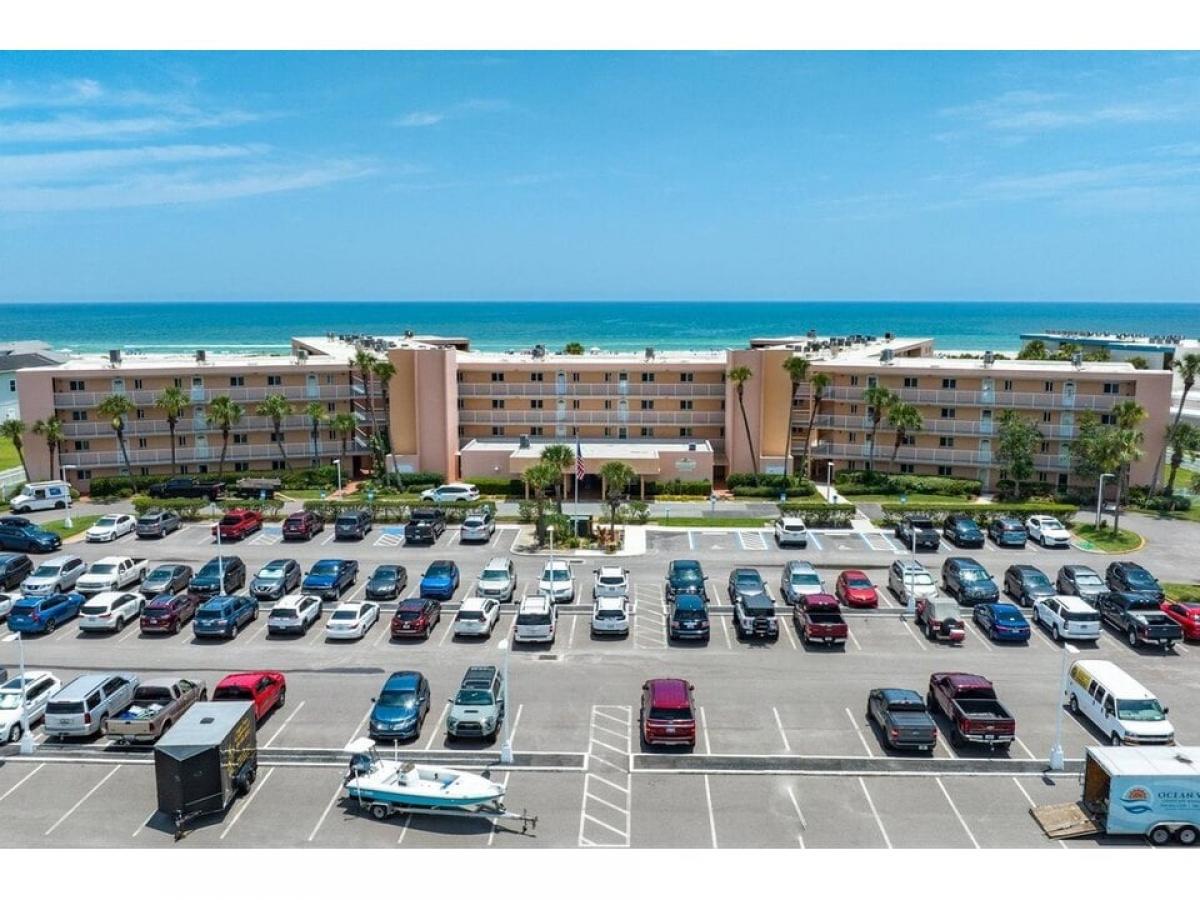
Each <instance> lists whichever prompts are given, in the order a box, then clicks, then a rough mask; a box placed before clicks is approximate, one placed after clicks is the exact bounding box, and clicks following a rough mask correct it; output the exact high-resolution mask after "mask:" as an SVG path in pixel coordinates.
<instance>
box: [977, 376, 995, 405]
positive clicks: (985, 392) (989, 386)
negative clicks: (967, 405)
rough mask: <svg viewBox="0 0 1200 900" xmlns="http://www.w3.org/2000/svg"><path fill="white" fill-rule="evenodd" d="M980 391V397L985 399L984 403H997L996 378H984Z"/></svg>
mask: <svg viewBox="0 0 1200 900" xmlns="http://www.w3.org/2000/svg"><path fill="white" fill-rule="evenodd" d="M979 393H980V394H981V397H980V399H981V400H983V402H984V403H995V402H996V381H995V379H993V378H985V379H983V385H982V387H981V388H980V391H979Z"/></svg>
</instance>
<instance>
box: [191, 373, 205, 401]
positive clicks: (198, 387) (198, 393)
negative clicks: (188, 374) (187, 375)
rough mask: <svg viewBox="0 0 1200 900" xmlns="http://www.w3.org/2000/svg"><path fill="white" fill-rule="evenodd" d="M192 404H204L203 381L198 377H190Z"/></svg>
mask: <svg viewBox="0 0 1200 900" xmlns="http://www.w3.org/2000/svg"><path fill="white" fill-rule="evenodd" d="M192 402H193V403H203V402H204V379H203V378H201V377H200V376H199V375H193V376H192Z"/></svg>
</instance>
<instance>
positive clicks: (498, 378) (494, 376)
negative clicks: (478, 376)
mask: <svg viewBox="0 0 1200 900" xmlns="http://www.w3.org/2000/svg"><path fill="white" fill-rule="evenodd" d="M503 380H504V373H503V372H493V373H492V381H503Z"/></svg>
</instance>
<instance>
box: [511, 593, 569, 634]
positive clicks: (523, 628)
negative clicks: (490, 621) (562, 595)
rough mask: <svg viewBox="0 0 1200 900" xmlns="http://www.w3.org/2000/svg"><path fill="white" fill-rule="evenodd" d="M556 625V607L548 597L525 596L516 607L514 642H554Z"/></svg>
mask: <svg viewBox="0 0 1200 900" xmlns="http://www.w3.org/2000/svg"><path fill="white" fill-rule="evenodd" d="M557 627H558V607H557V606H555V605H554V603H552V602H551V600H550V598H549V597H542V596H535V597H526V598H525V599H524V600H522V601H521V606H520V607H519V608H518V609H517V622H516V624H515V625H514V626H513V641H514V642H515V643H521V644H524V643H530V644H533V643H541V644H552V643H554V632H555V629H556V628H557Z"/></svg>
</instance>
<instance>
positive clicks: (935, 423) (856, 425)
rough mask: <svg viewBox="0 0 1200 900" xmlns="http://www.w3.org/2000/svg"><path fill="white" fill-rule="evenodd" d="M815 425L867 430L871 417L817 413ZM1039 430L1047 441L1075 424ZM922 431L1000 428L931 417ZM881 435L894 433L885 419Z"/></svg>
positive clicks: (1070, 432) (796, 427)
mask: <svg viewBox="0 0 1200 900" xmlns="http://www.w3.org/2000/svg"><path fill="white" fill-rule="evenodd" d="M807 427H808V420H807V419H805V420H804V421H803V422H793V424H792V429H793V431H795V432H797V433H800V434H803V432H804V430H805V429H806V428H807ZM814 427H816V428H839V429H844V430H848V431H870V430H871V419H870V417H868V416H817V418H816V420H815V423H814ZM1038 429H1039V430H1040V431H1041V432H1042V435H1043V436H1044V437H1045V438H1046V440H1055V439H1064V438H1071V437H1074V435H1075V426H1074V425H1073V424H1072V425H1064V424H1062V423H1059V424H1057V425H1049V424H1045V423H1038ZM921 431H922V432H926V433H930V434H976V435H979V436H981V437H990V436H992V435H995V434H996V433H997V432H998V431H999V423H997V422H992V421H984V420H982V419H942V418H936V419H930V418H927V419H925V420H924V421H923V422H922V423H921ZM879 433H880V434H893V435H894V434H895V433H896V429H894V428H892V427H891V425H890V424H889V423H888V420H887V419H884V420H883V421H882V422H880V423H879Z"/></svg>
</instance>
